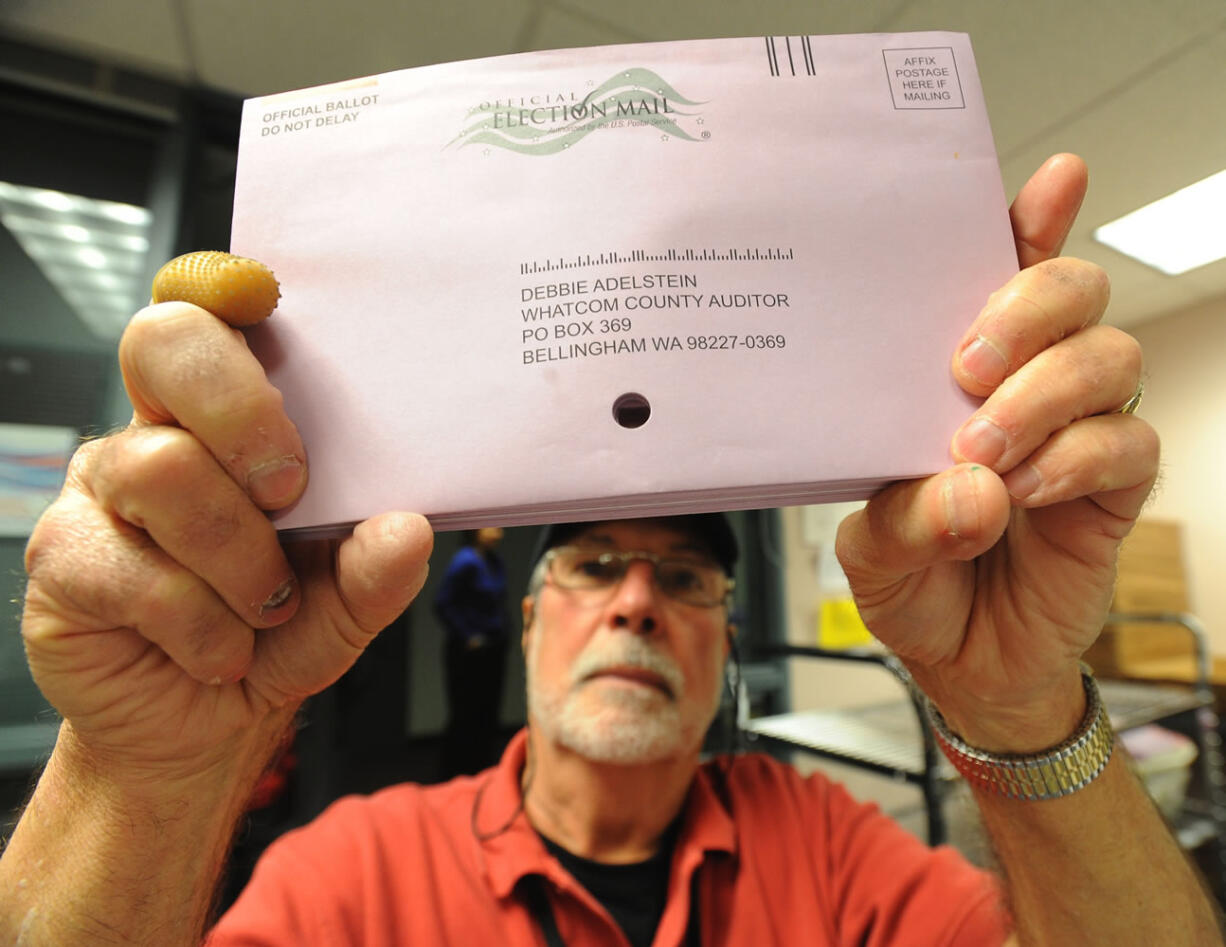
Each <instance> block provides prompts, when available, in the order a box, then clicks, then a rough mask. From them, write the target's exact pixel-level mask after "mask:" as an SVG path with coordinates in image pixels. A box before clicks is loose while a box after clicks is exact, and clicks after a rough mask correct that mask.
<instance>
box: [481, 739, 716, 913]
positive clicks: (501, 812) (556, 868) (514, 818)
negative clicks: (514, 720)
mask: <svg viewBox="0 0 1226 947" xmlns="http://www.w3.org/2000/svg"><path fill="white" fill-rule="evenodd" d="M527 754H528V731H527V729H524V730H520V731H519V733H517V734H515V736H514V737H512V738H511V742H510V743H509V744H508V745H507V748H506V750H505V751H504V752H503V754H502V759H501V760H499V762H498V765H497V766H495V767H494V768H493V769H491V770H488V771H487V772H486V773H485V774H484V775H483V776H481V777H480V778H481V779H482V780H483V781H482V783H481V784H480V786H479V787H478V789H477V792H478V798H477V799H476V801H475V802H474V804H473V829H474V832H475V834H476V836H477V839H478V841H479V843H480V845H481V851H482V855H483V856H484V860H485V874H486V878H487V880H488V882H489V885H490V888H491V890H492V891H493V892H494V894H495V895H496V896H497V897H499V898H505V897H507V896H509V895H510V893H511V892H512V891H513V890H514V888H515V885H516V884H518V883H519V880H520V879H521V878H523V877H525V876H526V875H531V874H537V875H544V876H545V877H546V878H549V879H551V880H553V881H555V882H557V883H559V884H565V883H566V882H567V880H568V877H569V876H567V875H566V873H565V872H564V871H563V870H562V868H561V866H560V865H559V864H558V862H557V861H556V860H555V859H554V858H553V857H552V856H551V855H550V854H549V852H548V851H547V850H546V849H545V846H544V844H543V843H542V842H541V838H540V836H539V835H538V834H537V832H536V830H535V829H534V828H533V827H532V824H531V823H530V822H529V821H528V817H527V815H526V814H525V813H524V811H523V807H522V800H521V791H520V774H521V773H522V772H523V769H524V763H525V761H526V759H527ZM711 765H712V764H707V765H704V766H700V767H699V768H698V771H697V772H696V773H695V775H694V780H693V782H691V784H690V789H689V792H688V793H687V795H686V799H685V815H684V818H683V821H682V825H681V833H680V835H679V837H678V839H677V850H676V852H674V855H673V858H674V860H676V859H677V858H678V857H684V856H685V855H686V853H688V852H696V853H697V855H698V858H697V860H699V861H701V859H702V857H703V856H704V855H705V854H706V853H707V852H726V853H729V854H736V851H737V839H736V826H735V824H734V823H733V821H732V816H731V815H730V814H729V812H728V810H727V808H726V807H725V805H724V803H723V801H722V800H721V799H720V796H719V793H718V791H717V790H716V787H715V786H714V785H713V784H712V775H711V772H710V766H711ZM714 765H718V764H714ZM691 858H693V856H691ZM688 860H689V859H687V861H688Z"/></svg>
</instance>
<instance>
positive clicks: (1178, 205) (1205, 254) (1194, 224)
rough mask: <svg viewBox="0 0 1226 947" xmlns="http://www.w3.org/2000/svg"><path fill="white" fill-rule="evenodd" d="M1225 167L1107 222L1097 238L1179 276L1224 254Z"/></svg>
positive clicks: (1225, 252)
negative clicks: (1223, 169) (1201, 179)
mask: <svg viewBox="0 0 1226 947" xmlns="http://www.w3.org/2000/svg"><path fill="white" fill-rule="evenodd" d="M1223 220H1226V171H1219V172H1218V173H1217V174H1213V175H1210V176H1209V177H1207V178H1205V179H1204V180H1203V181H1197V182H1196V183H1195V184H1191V185H1189V186H1188V187H1185V188H1183V189H1181V190H1178V191H1176V192H1175V193H1174V194H1168V195H1167V196H1166V197H1164V198H1161V199H1160V200H1156V201H1154V202H1153V203H1152V204H1147V205H1146V206H1144V207H1142V208H1140V209H1139V210H1134V211H1133V212H1132V213H1131V214H1126V215H1125V216H1123V217H1121V218H1119V219H1118V220H1113V221H1111V223H1109V224H1103V226H1101V227H1099V228H1098V229H1097V230H1095V231H1094V239H1095V240H1097V241H1098V242H1099V243H1105V244H1106V245H1107V246H1109V247H1113V248H1114V249H1116V250H1119V251H1120V252H1121V253H1123V254H1126V255H1128V256H1130V257H1132V258H1134V259H1136V260H1140V261H1141V262H1142V263H1145V264H1147V265H1148V266H1152V267H1153V268H1154V269H1157V270H1161V271H1162V272H1163V273H1166V274H1168V275H1170V276H1178V275H1179V274H1180V273H1186V272H1187V271H1188V270H1193V269H1196V267H1198V266H1204V265H1205V264H1206V263H1212V262H1213V261H1214V260H1220V259H1221V258H1222V257H1226V226H1223V223H1222V222H1223Z"/></svg>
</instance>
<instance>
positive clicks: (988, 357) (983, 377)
mask: <svg viewBox="0 0 1226 947" xmlns="http://www.w3.org/2000/svg"><path fill="white" fill-rule="evenodd" d="M962 370H963V371H964V372H966V373H967V374H968V375H970V376H971V377H972V378H974V379H975V381H977V382H979V384H981V385H986V386H987V387H989V388H995V387H996V386H997V385H999V384H1000V383H1001V382H1002V381H1004V380H1005V374H1006V373H1007V372H1008V371H1009V363H1008V362H1006V361H1005V357H1004V356H1003V355H1001V353H1000V352H999V351H997V349H996V347H995V346H994V345H992V343H991V342H989V341H988V340H987V339H985V338H984V337H983V336H981V335H979V336H976V337H975V341H974V342H972V343H971V344H970V345H968V346H967V347H966V348H964V349H963V350H962Z"/></svg>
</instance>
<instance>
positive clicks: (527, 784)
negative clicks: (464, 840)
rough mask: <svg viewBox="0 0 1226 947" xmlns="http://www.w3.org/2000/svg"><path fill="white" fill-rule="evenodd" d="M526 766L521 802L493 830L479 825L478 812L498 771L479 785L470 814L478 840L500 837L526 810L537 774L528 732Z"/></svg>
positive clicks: (483, 840) (472, 827)
mask: <svg viewBox="0 0 1226 947" xmlns="http://www.w3.org/2000/svg"><path fill="white" fill-rule="evenodd" d="M524 767H525V769H526V770H527V776H526V778H525V779H524V788H523V791H522V792H520V794H519V802H518V803H517V804H516V806H515V811H514V812H512V813H511V815H510V816H509V817H508V818H507V820H506V821H505V822H504V823H502V825H500V826H499V827H498V828H496V829H495V830H494V831H492V832H482V831H481V830H480V829H479V828H478V827H477V812H478V810H479V809H480V808H481V800H482V799H483V798H484V796H485V789H486V787H487V786H489V784H490V780H492V779H494V777H495V776H497V775H498V771H497V770H494V771H493V772H492V773H490V775H489V776H488V777H487V778H486V779H485V781H484V782H482V783H481V785H480V786H478V787H477V794H476V795H475V796H474V797H473V807H472V811H471V812H470V813H469V815H468V825H469V828H470V829H471V830H472V833H473V837H474V838H475V839H476V840H477V841H478V842H488V841H490V839H495V838H498V836H500V835H502V833H503V832H505V831H507V830H508V829H509V828H510V827H511V823H513V822H514V821H515V820H516V819H517V818H519V814H520V813H521V812H523V811H524V800H525V799H527V798H528V790H529V789H531V788H532V778H533V777H534V776H535V775H536V766H535V757H534V755H533V753H532V734H531V733H529V734H528V758H527V762H526V763H525V764H524Z"/></svg>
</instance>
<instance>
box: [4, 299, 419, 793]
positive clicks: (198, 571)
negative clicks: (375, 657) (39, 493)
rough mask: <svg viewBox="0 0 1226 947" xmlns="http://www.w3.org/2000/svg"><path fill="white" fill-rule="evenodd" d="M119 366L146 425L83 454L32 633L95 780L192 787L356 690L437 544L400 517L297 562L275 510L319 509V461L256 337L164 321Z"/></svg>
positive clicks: (203, 317)
mask: <svg viewBox="0 0 1226 947" xmlns="http://www.w3.org/2000/svg"><path fill="white" fill-rule="evenodd" d="M119 357H120V366H121V369H122V371H123V376H124V382H125V384H126V386H127V389H128V394H129V397H130V398H131V400H132V403H133V405H134V408H135V412H134V416H133V420H132V423H131V424H130V425H129V426H128V427H127V428H126V429H125V430H123V431H121V432H119V433H117V434H114V435H112V436H110V437H106V438H102V439H100V440H95V441H91V442H89V443H87V444H85V445H84V446H83V447H82V448H81V449H80V450H79V451H78V452H77V454H76V456H75V457H74V459H73V462H72V464H71V466H70V468H69V472H68V477H67V482H66V485H65V487H64V490H63V492H62V493H61V495H60V497H59V499H58V500H56V502H55V503H54V504H53V505H52V506H51V507H50V508H49V509H48V510H47V512H46V513H45V514H44V516H43V517H42V519H41V520H40V522H39V524H38V526H37V528H36V529H35V531H34V534H33V536H32V537H31V539H30V543H29V547H28V550H27V554H26V566H27V571H28V573H29V585H28V590H27V593H26V601H25V611H24V615H23V618H22V634H23V636H24V638H25V645H26V651H27V654H28V657H29V662H30V668H31V671H32V672H33V675H34V679H35V681H36V682H37V684H38V686H39V687H40V688H41V690H42V691H43V693H44V694H45V695H46V697H47V699H48V700H50V701H51V703H52V704H53V705H54V706H55V707H56V708H57V709H58V710H59V711H60V712H61V713H62V714H63V715H64V717H65V718H66V720H67V721H68V723H69V726H70V727H71V729H72V731H73V737H74V740H75V742H76V743H77V744H79V745H80V746H82V747H84V748H85V749H86V750H87V751H88V755H89V757H90V759H91V761H92V762H93V763H95V764H97V765H100V766H102V767H104V768H105V769H106V770H107V771H108V775H109V776H110V777H111V778H112V779H119V780H120V781H124V780H125V779H127V778H129V777H130V778H134V779H137V780H140V781H142V782H144V781H146V780H147V779H148V778H149V777H153V778H155V779H157V778H167V777H168V778H171V779H179V778H185V779H187V780H191V779H193V778H196V777H198V776H201V775H205V774H207V773H209V772H210V771H212V770H213V769H214V768H215V767H216V766H218V765H219V764H224V762H225V761H226V759H227V758H229V757H231V755H232V754H235V753H237V755H239V756H243V755H247V754H246V753H244V752H241V750H242V749H243V747H244V746H247V747H248V748H250V746H251V743H250V741H252V740H256V741H258V742H259V743H260V744H264V745H269V746H271V743H270V742H269V735H268V733H266V732H265V733H262V734H261V733H260V731H261V730H267V728H268V726H277V727H280V726H284V723H285V720H286V719H287V716H288V714H289V713H292V710H293V708H295V707H296V706H297V705H298V704H299V703H300V702H301V701H302V700H303V699H304V698H306V697H307V696H309V695H311V694H313V693H315V692H317V691H319V690H321V689H322V688H324V687H326V686H327V685H328V684H330V683H332V682H333V681H334V680H336V679H337V678H338V677H339V676H340V675H341V674H342V673H344V671H345V670H346V669H347V668H348V667H349V666H350V665H351V664H352V663H353V662H354V661H355V660H356V659H357V657H358V655H359V654H361V652H362V649H363V648H364V647H365V646H366V645H367V643H369V641H370V640H371V639H372V638H373V637H374V635H375V634H376V633H377V632H378V631H379V630H380V629H382V628H383V627H384V626H386V625H387V624H388V623H390V622H391V621H392V620H393V619H394V618H395V617H396V616H397V615H398V614H399V613H400V612H401V611H402V610H403V609H404V608H405V607H406V606H407V605H408V603H409V602H410V601H411V600H412V598H413V597H414V596H415V595H416V594H417V592H418V591H419V590H420V589H421V587H422V584H423V583H424V581H425V575H426V568H427V560H428V558H429V555H430V550H431V545H432V536H431V532H430V528H429V526H428V525H427V524H426V522H425V520H424V519H422V518H421V517H417V516H412V515H409V514H386V515H383V516H379V517H375V518H374V519H371V520H368V521H367V522H365V523H363V524H361V525H359V526H358V527H357V528H356V529H355V530H354V532H353V534H352V535H351V536H349V537H348V538H346V539H344V540H343V541H322V542H318V541H317V542H302V543H293V544H290V545H288V546H287V547H286V548H285V549H282V547H281V545H280V544H279V543H278V540H277V534H276V531H275V529H274V527H273V526H272V525H271V523H270V522H269V520H268V519H267V517H266V516H265V513H264V511H269V510H276V509H280V508H283V507H285V506H288V505H289V504H291V503H293V502H294V501H295V500H296V499H297V498H298V497H299V495H300V494H301V493H302V491H303V489H304V488H305V485H306V481H307V473H306V460H305V458H306V452H305V450H304V448H303V445H302V442H301V440H300V439H299V436H298V433H297V430H296V429H295V428H294V425H293V424H292V423H291V422H290V420H289V418H288V417H287V416H286V414H285V412H284V410H283V408H282V400H281V395H280V393H279V392H278V391H277V390H276V389H275V388H274V387H273V386H272V385H271V384H270V383H269V381H268V379H267V378H266V377H265V375H264V371H263V369H262V367H261V366H260V364H259V363H258V362H257V361H256V359H255V357H254V356H253V355H252V354H251V352H250V351H249V350H248V349H247V346H246V344H245V341H244V339H243V337H242V335H241V334H240V333H239V332H238V331H236V330H234V329H231V328H229V327H228V326H226V325H225V324H224V323H222V322H221V321H220V320H219V319H217V318H215V317H214V316H212V315H211V314H209V313H208V312H206V311H205V310H203V309H199V308H197V307H195V306H191V305H188V304H186V303H163V304H160V305H157V306H151V307H149V308H148V309H145V310H143V311H142V312H140V313H138V314H137V315H136V317H134V319H133V320H132V322H131V324H130V325H129V327H128V329H127V331H126V332H125V333H124V336H123V340H122V341H121V343H120V349H119ZM354 463H355V464H360V463H361V459H360V458H354ZM223 768H224V767H223Z"/></svg>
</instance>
